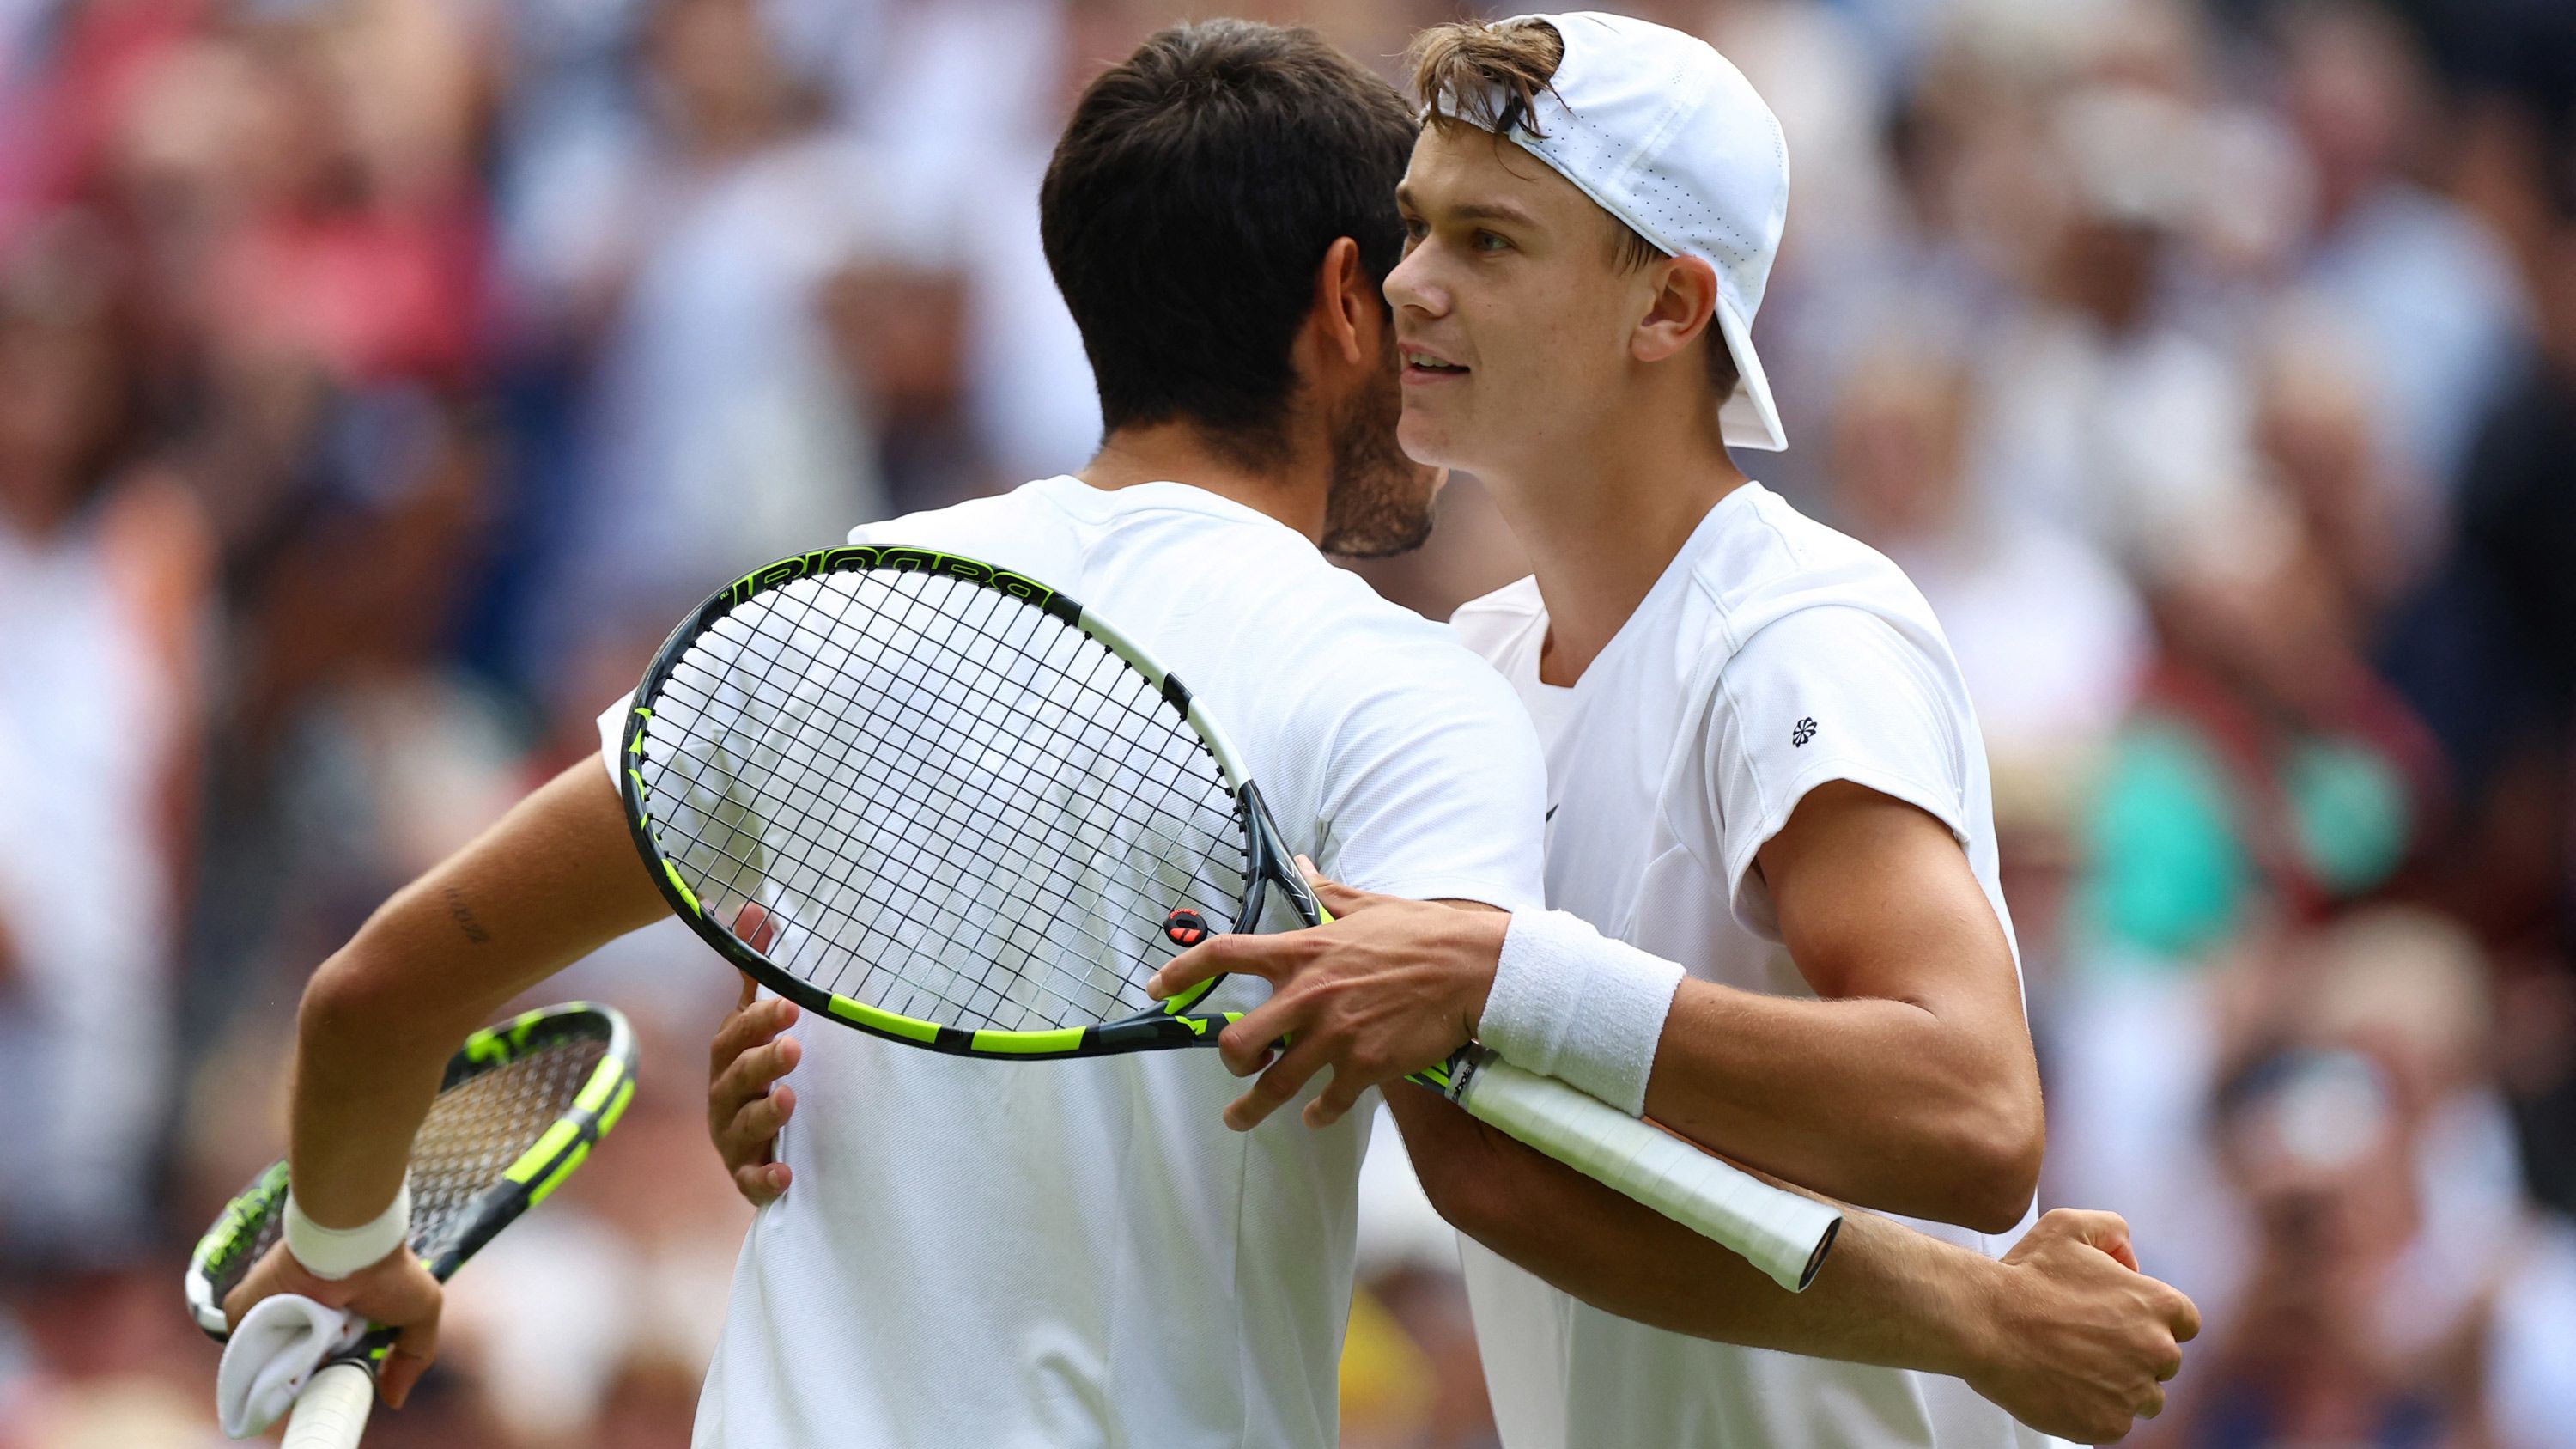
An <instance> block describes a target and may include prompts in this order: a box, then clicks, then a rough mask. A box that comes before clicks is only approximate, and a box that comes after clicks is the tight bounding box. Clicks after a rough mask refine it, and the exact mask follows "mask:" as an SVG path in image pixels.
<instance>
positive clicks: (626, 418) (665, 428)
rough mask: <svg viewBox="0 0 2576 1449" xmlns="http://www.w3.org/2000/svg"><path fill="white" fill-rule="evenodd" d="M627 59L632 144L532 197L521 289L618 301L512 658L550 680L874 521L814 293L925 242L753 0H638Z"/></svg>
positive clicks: (867, 470) (879, 508)
mask: <svg viewBox="0 0 2576 1449" xmlns="http://www.w3.org/2000/svg"><path fill="white" fill-rule="evenodd" d="M643 56H644V60H645V65H646V71H645V75H644V77H643V80H644V84H645V88H646V89H645V96H646V100H647V102H648V104H649V109H650V124H649V129H648V131H647V132H646V134H644V135H642V136H638V137H636V138H634V144H633V146H632V149H631V150H630V151H629V152H628V154H627V155H626V156H625V158H624V163H623V165H622V166H621V167H620V168H618V169H617V170H616V171H615V172H614V173H613V174H612V176H611V177H610V178H609V179H608V180H606V182H605V183H604V184H603V185H601V186H599V187H597V188H595V189H593V190H591V191H589V192H588V193H587V194H586V196H585V197H583V198H580V199H579V200H578V203H577V204H573V203H569V202H567V201H565V200H564V199H553V200H551V201H549V202H548V204H552V205H556V206H558V207H563V206H567V205H572V206H573V209H572V210H570V211H569V212H567V213H559V214H558V223H559V224H558V225H557V226H556V227H554V228H551V229H541V230H549V234H550V235H553V236H554V237H555V242H554V247H553V250H551V251H547V252H543V253H540V254H538V255H535V256H533V257H526V256H523V259H522V264H523V265H526V266H530V267H532V268H533V269H534V271H533V273H532V274H531V275H529V276H527V277H524V278H523V279H522V282H521V285H522V286H523V287H526V288H532V289H535V290H538V291H541V292H542V291H549V290H551V291H557V292H565V293H569V294H572V295H595V296H601V297H609V298H614V300H613V301H612V302H610V303H609V304H608V307H607V311H606V314H605V317H604V321H603V324H602V331H601V333H600V337H599V342H598V351H597V356H596V365H595V371H594V373H593V375H592V377H591V379H590V381H589V385H588V388H587V396H586V398H585V399H584V401H583V402H582V404H581V409H580V421H579V423H578V424H577V431H576V446H577V449H578V453H577V457H576V460H575V464H574V468H575V493H574V497H573V499H572V500H571V504H570V507H569V510H568V516H567V517H566V518H565V519H564V520H563V532H562V533H561V534H560V535H559V536H558V537H556V538H555V539H553V540H552V541H551V547H550V549H549V555H550V559H551V563H552V568H551V569H549V570H547V571H546V573H545V575H544V576H545V579H546V585H547V586H546V589H545V594H544V599H543V602H541V603H540V604H539V606H538V607H539V610H540V615H541V619H540V622H539V625H538V628H537V630H536V632H535V634H534V635H533V636H532V637H531V638H530V639H529V640H528V641H527V646H526V647H527V654H528V657H529V658H530V659H531V660H545V661H547V663H548V664H549V666H559V665H560V662H561V661H562V660H563V659H565V658H567V657H574V658H579V657H583V656H592V655H597V654H599V653H601V652H602V651H605V653H606V655H607V657H608V658H609V659H612V660H613V661H614V664H613V669H614V671H615V672H618V673H625V672H631V669H632V667H633V666H634V664H635V662H636V661H638V660H640V659H641V658H642V652H641V648H640V645H641V643H642V642H643V641H642V637H641V636H642V635H643V634H645V633H647V632H649V633H651V634H653V635H654V636H656V637H658V635H659V634H660V632H661V630H662V629H663V628H664V627H665V626H666V624H667V621H668V619H669V618H671V617H675V616H676V615H677V613H678V612H679V610H680V609H681V608H683V607H685V605H686V604H687V603H689V602H691V601H693V600H694V599H696V598H698V597H700V596H702V595H703V594H704V593H705V592H706V591H707V589H708V588H709V587H711V584H710V581H711V580H716V579H721V578H724V577H726V576H729V575H731V574H734V573H738V572H740V571H741V570H742V569H744V568H747V567H751V566H753V565H755V564H758V563H761V562H764V561H766V560H768V559H771V558H775V557H777V556H779V555H782V554H787V553H793V552H795V551H797V550H798V549H801V548H805V547H808V546H810V545H812V544H814V543H815V542H817V541H818V540H827V539H831V538H837V537H838V536H839V535H840V533H841V532H842V531H843V530H845V529H846V528H847V527H848V521H849V520H850V519H852V518H868V517H876V516H879V515H880V514H882V513H883V512H884V511H885V510H884V499H883V496H882V493H881V489H880V485H879V482H878V478H877V474H876V461H877V460H876V456H875V447H874V440H873V423H872V420H871V419H870V418H869V417H868V416H867V415H866V414H865V413H864V412H863V411H862V410H861V409H860V408H859V407H857V406H854V399H855V398H856V396H857V395H856V394H855V393H854V392H853V390H852V387H851V379H850V378H849V377H848V376H847V374H846V373H845V372H844V371H843V370H842V368H841V365H840V363H839V361H838V359H837V358H836V357H835V355H834V352H833V347H832V339H831V336H830V334H829V331H828V329H827V327H826V323H825V304H826V300H827V298H826V296H825V290H824V288H825V283H826V281H827V280H828V279H829V278H831V277H832V276H833V275H834V274H835V273H836V272H837V271H839V270H840V269H841V268H843V267H845V266H847V265H849V264H850V263H852V262H853V261H854V260H859V259H864V258H867V257H870V256H889V255H890V256H891V257H892V258H894V259H901V258H902V257H903V256H904V255H905V252H904V248H906V247H915V248H921V247H929V246H935V243H930V242H924V241H921V240H919V239H917V238H907V237H906V236H905V235H904V234H903V233H902V232H901V230H899V229H900V228H902V227H904V226H906V225H911V224H918V223H920V222H921V221H922V220H923V218H921V217H920V216H919V215H918V213H917V211H916V210H914V209H913V208H909V207H907V206H905V205H903V204H902V201H901V198H899V197H889V196H888V194H887V193H886V192H885V190H884V189H883V182H882V180H881V175H880V173H879V171H878V170H877V169H875V166H874V163H873V158H871V157H870V156H868V155H867V154H866V153H864V152H861V151H859V150H858V149H856V148H854V147H851V146H849V145H847V144H844V143H842V142H840V141H837V140H836V139H835V138H833V137H831V136H830V135H828V134H827V133H825V132H823V131H822V130H821V129H820V127H819V122H820V121H821V119H822V113H821V112H820V111H819V110H818V109H817V104H818V101H819V99H820V98H819V95H818V93H817V92H816V91H815V90H814V89H813V87H812V83H811V78H810V77H807V76H804V75H802V74H800V73H799V72H798V71H796V70H795V69H794V68H793V67H792V65H791V63H790V62H791V58H790V57H787V56H784V55H782V54H780V53H779V52H778V50H777V48H776V45H775V37H774V35H773V33H772V31H771V30H770V28H769V25H768V18H767V12H766V11H765V10H764V8H763V7H762V6H760V5H758V4H756V3H753V0H656V3H655V5H654V7H653V9H652V11H651V13H650V19H649V21H648V22H647V24H646V27H645V30H644V34H643ZM531 195H532V197H533V198H534V199H536V200H540V201H544V200H547V199H546V198H545V197H544V196H543V193H542V189H538V190H535V191H532V193H531ZM913 254H914V255H924V256H926V255H932V254H934V253H928V252H918V251H917V252H915V253H913ZM603 623H604V624H605V625H606V626H607V628H608V631H609V633H608V636H607V637H600V636H599V634H598V632H597V626H598V625H600V624H603ZM601 667H602V668H609V667H611V666H607V665H603V666H601ZM540 677H543V676H540ZM557 677H561V676H557ZM590 677H591V676H590V675H588V674H585V673H582V672H580V671H578V670H577V671H576V672H575V673H574V674H573V675H572V676H571V677H570V678H569V679H566V680H565V681H564V682H565V684H566V685H568V686H573V685H584V686H586V685H587V684H588V682H589V679H590ZM550 682H551V681H550ZM579 699H580V700H581V701H584V708H587V704H586V701H587V699H588V696H586V695H584V696H580V697H579Z"/></svg>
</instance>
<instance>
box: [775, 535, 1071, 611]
mask: <svg viewBox="0 0 2576 1449" xmlns="http://www.w3.org/2000/svg"><path fill="white" fill-rule="evenodd" d="M858 569H882V570H885V571H887V572H890V573H924V574H946V575H948V576H949V577H951V578H959V579H965V580H967V581H968V582H970V583H977V584H982V585H984V586H985V587H987V588H991V589H995V590H998V591H1000V592H1002V593H1005V594H1009V595H1010V596H1011V597H1013V598H1015V599H1025V600H1027V601H1028V602H1030V603H1032V604H1035V605H1037V606H1039V607H1040V608H1044V607H1045V606H1046V605H1047V603H1048V602H1049V601H1050V600H1052V599H1053V598H1054V597H1055V591H1054V590H1053V589H1050V588H1048V587H1047V586H1046V585H1044V584H1041V583H1039V582H1038V581H1037V580H1035V579H1032V578H1029V577H1028V576H1026V575H1024V574H1015V573H1012V572H1010V571H1008V570H1006V569H997V568H995V567H993V566H992V565H991V564H988V563H985V562H983V561H981V560H979V559H971V558H961V557H959V556H958V555H956V554H951V553H940V552H937V551H936V550H933V549H926V548H904V547H885V548H877V547H872V546H869V545H866V544H849V545H845V546H843V547H840V548H824V549H816V550H815V551H813V552H812V553H803V554H798V555H797V556H796V557H794V558H783V559H780V560H779V561H778V562H776V563H774V564H771V565H769V566H768V567H766V568H759V569H754V570H752V571H751V572H750V573H747V574H744V575H743V576H742V577H741V578H739V579H736V580H735V581H734V584H733V587H732V588H730V589H727V590H725V594H724V597H725V602H726V603H727V604H729V605H730V604H740V603H743V602H745V601H747V600H749V599H750V598H751V597H752V596H753V595H755V594H760V593H765V592H767V591H768V590H770V589H774V588H777V587H778V586H779V585H781V584H786V583H793V582H795V581H796V580H798V579H803V578H814V577H818V576H820V575H823V574H835V573H844V572H849V571H852V570H858Z"/></svg>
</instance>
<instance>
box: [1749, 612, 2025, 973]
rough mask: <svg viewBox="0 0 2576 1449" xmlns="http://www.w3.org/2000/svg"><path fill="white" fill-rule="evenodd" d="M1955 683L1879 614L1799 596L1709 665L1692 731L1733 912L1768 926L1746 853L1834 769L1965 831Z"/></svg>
mask: <svg viewBox="0 0 2576 1449" xmlns="http://www.w3.org/2000/svg"><path fill="white" fill-rule="evenodd" d="M1968 708H1969V706H1968V698H1967V692H1966V689H1965V686H1964V685H1962V684H1961V683H1960V681H1959V676H1958V670H1957V668H1956V666H1955V665H1954V664H1952V663H1951V661H1950V657H1949V653H1948V650H1947V647H1946V646H1944V645H1943V644H1941V642H1940V641H1939V640H1938V639H1937V637H1936V638H1929V639H1927V638H1923V637H1920V636H1919V635H1918V634H1916V633H1915V632H1913V631H1912V630H1910V629H1908V628H1902V627H1900V626H1899V625H1898V624H1896V623H1894V622H1892V621H1890V620H1889V619H1888V618H1886V617H1885V616H1884V615H1881V614H1877V613H1874V612H1871V611H1870V610H1867V609H1860V608H1852V607H1847V606H1841V605H1830V606H1819V607H1814V608H1807V609H1800V610H1797V611H1795V612H1793V613H1790V614H1787V615H1785V616H1783V617H1782V618H1780V619H1778V620H1776V621H1774V622H1773V623H1771V624H1769V625H1768V626H1766V627H1764V628H1763V629H1762V630H1760V631H1759V632H1757V633H1756V634H1755V635H1754V636H1753V637H1752V638H1751V639H1749V640H1747V641H1745V644H1744V647H1743V648H1741V649H1739V650H1737V651H1736V652H1735V654H1734V656H1733V657H1731V658H1730V659H1728V660H1727V662H1726V664H1725V665H1724V667H1723V668H1721V669H1720V670H1719V672H1718V675H1717V679H1716V682H1715V686H1714V695H1713V697H1712V699H1711V700H1710V706H1709V710H1708V716H1707V718H1708V726H1707V732H1706V736H1705V738H1704V739H1703V741H1702V755H1701V765H1702V767H1703V773H1704V781H1705V795H1704V798H1703V800H1702V801H1700V802H1699V803H1702V804H1704V805H1705V806H1706V807H1707V809H1708V810H1709V812H1710V816H1711V822H1710V823H1711V824H1712V825H1713V827H1714V831H1715V835H1716V841H1715V844H1716V851H1715V855H1716V859H1715V860H1714V861H1712V862H1711V864H1713V865H1714V866H1716V867H1717V868H1718V869H1720V870H1722V871H1723V872H1724V873H1725V879H1726V882H1727V890H1728V896H1729V900H1730V902H1731V904H1732V906H1733V909H1734V912H1735V917H1736V919H1737V920H1738V921H1740V922H1742V923H1743V924H1744V926H1745V928H1746V929H1747V930H1750V931H1753V932H1755V933H1756V934H1758V935H1761V936H1762V937H1764V938H1765V939H1769V940H1778V939H1779V920H1778V915H1777V912H1776V911H1775V910H1774V909H1773V906H1772V902H1771V897H1770V892H1769V890H1768V889H1767V888H1766V887H1765V886H1764V885H1763V883H1762V879H1761V877H1760V875H1759V874H1757V873H1756V872H1755V871H1754V869H1753V865H1754V855H1755V853H1756V852H1757V851H1759V850H1760V849H1761V848H1762V846H1763V845H1764V844H1765V843H1766V842H1768V841H1769V840H1770V839H1771V838H1772V837H1773V836H1775V835H1777V834H1779V833H1780V830H1781V828H1782V827H1783V826H1785V825H1787V824H1788V823H1789V816H1790V814H1791V813H1792V812H1793V811H1795V810H1796V809H1797V808H1798V802H1799V801H1801V800H1803V799H1805V798H1806V796H1807V792H1809V791H1811V790H1813V789H1815V788H1816V787H1817V786H1819V785H1822V784H1826V783H1828V782H1830V781H1834V780H1848V781H1851V782H1852V783H1853V784H1856V785H1861V786H1864V787H1866V788H1868V789H1872V790H1876V791H1878V792H1879V793H1880V794H1883V795H1888V796H1891V797H1893V798H1895V799H1898V800H1903V801H1905V802H1906V803H1908V804H1911V805H1914V806H1916V807H1918V808H1920V809H1922V810H1923V811H1925V812H1927V813H1928V814H1930V815H1931V816H1932V817H1933V818H1935V819H1937V820H1939V821H1940V822H1941V823H1942V824H1944V825H1946V826H1948V827H1949V829H1950V833H1951V834H1952V835H1953V836H1955V837H1957V838H1958V839H1959V841H1960V842H1961V843H1962V844H1963V845H1964V844H1965V843H1967V841H1968V839H1969V835H1968V823H1969V801H1968V789H1969V778H1970V770H1969V763H1968V759H1967V750H1968V749H1969V747H1970V745H1969V742H1970V741H1971V740H1973V739H1974V738H1975V730H1974V724H1973V720H1972V718H1971V716H1970V715H1969V713H1968Z"/></svg>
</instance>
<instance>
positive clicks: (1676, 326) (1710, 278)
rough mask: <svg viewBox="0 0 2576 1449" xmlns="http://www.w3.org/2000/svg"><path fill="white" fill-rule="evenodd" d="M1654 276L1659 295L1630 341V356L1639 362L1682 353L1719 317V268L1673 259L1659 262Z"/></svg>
mask: <svg viewBox="0 0 2576 1449" xmlns="http://www.w3.org/2000/svg"><path fill="white" fill-rule="evenodd" d="M1654 274H1655V276H1656V281H1657V285H1656V289H1655V295H1654V297H1653V299H1652V302H1651V304H1650V305H1649V306H1648V307H1647V308H1646V315H1645V316H1644V317H1642V318H1639V319H1638V322H1637V330H1636V332H1635V334H1634V335H1633V336H1632V337H1631V338H1630V339H1629V342H1628V354H1629V356H1631V357H1634V358H1636V359H1637V360H1638V361H1639V362H1661V361H1663V360H1664V359H1665V358H1668V357H1672V356H1674V355H1676V354H1678V353H1680V352H1681V351H1682V350H1683V349H1684V348H1687V347H1689V346H1690V344H1691V339H1692V338H1694V337H1697V336H1698V335H1700V334H1701V333H1702V332H1705V331H1707V330H1708V329H1709V327H1710V325H1711V324H1712V323H1713V322H1714V321H1715V320H1716V318H1717V269H1716V268H1715V267H1712V266H1710V265H1709V264H1708V263H1707V262H1705V261H1703V260H1701V259H1700V258H1698V257H1671V258H1667V259H1666V260H1664V261H1660V262H1656V263H1655V264H1654ZM1721 345H1722V344H1721Z"/></svg>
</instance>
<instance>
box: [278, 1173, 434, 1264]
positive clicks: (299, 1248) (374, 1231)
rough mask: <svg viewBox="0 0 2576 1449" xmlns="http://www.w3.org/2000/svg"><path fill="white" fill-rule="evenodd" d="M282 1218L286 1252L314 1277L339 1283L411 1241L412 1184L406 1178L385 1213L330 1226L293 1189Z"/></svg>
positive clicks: (288, 1192) (288, 1191)
mask: <svg viewBox="0 0 2576 1449" xmlns="http://www.w3.org/2000/svg"><path fill="white" fill-rule="evenodd" d="M280 1219H281V1225H282V1236H283V1237H284V1239H285V1241H286V1251H287V1252H288V1253H290V1254H292V1255H294V1258H295V1261H296V1262H297V1263H299V1264H301V1265H303V1267H304V1270H305V1271H306V1272H308V1273H311V1274H312V1275H313V1276H314V1277H316V1278H321V1279H325V1280H329V1281H334V1282H336V1281H338V1280H339V1279H342V1278H346V1277H348V1276H350V1275H351V1274H353V1273H356V1272H358V1271H360V1270H362V1269H365V1268H371V1267H374V1266H375V1265H376V1264H378V1263H380V1262H383V1261H384V1259H385V1256H386V1255H387V1254H389V1253H391V1252H393V1251H394V1250H395V1249H397V1248H400V1247H403V1246H404V1245H406V1244H407V1243H409V1242H410V1241H411V1183H410V1182H409V1181H408V1180H406V1181H405V1182H404V1183H403V1185H402V1186H401V1187H400V1188H399V1189H397V1190H396V1191H395V1193H394V1200H393V1201H392V1202H390V1203H387V1204H386V1205H385V1210H384V1211H383V1212H380V1213H378V1214H376V1215H375V1217H373V1218H372V1219H370V1220H368V1221H366V1222H363V1223H360V1224H358V1225H357V1226H355V1227H349V1228H326V1227H324V1226H323V1225H321V1224H320V1223H317V1222H315V1221H313V1219H312V1218H310V1217H308V1216H306V1215H305V1212H304V1208H303V1206H302V1205H301V1204H299V1203H298V1202H296V1200H295V1192H294V1189H292V1188H289V1189H288V1190H287V1194H286V1208H285V1211H284V1212H283V1213H281V1214H280Z"/></svg>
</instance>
